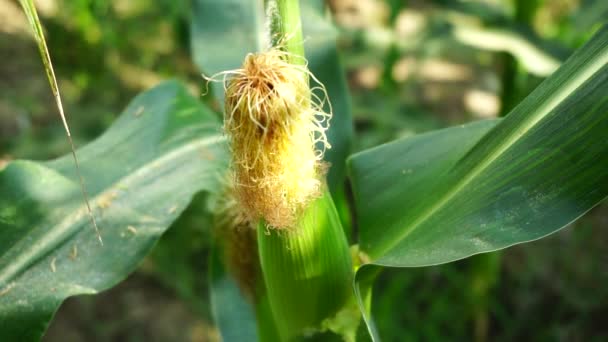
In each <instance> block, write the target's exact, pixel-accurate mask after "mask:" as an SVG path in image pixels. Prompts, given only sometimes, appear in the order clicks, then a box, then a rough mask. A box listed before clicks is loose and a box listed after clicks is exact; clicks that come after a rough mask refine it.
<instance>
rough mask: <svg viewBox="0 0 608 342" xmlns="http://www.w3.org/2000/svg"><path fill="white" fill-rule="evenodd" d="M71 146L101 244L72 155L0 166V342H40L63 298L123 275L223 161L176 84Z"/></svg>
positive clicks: (209, 186) (211, 133)
mask: <svg viewBox="0 0 608 342" xmlns="http://www.w3.org/2000/svg"><path fill="white" fill-rule="evenodd" d="M78 152H79V153H80V155H81V156H82V159H81V169H82V173H83V175H84V176H85V178H86V179H88V180H89V183H88V187H89V190H90V193H91V196H92V197H91V205H92V208H93V211H94V214H95V215H96V217H98V220H99V221H98V222H99V227H100V230H101V233H102V235H103V236H104V240H105V244H104V246H101V245H99V243H97V240H96V237H95V235H94V234H92V232H91V231H90V230H88V229H86V227H87V215H86V208H85V206H84V204H83V202H82V198H81V197H80V196H79V194H78V182H77V181H76V180H77V178H76V177H75V173H74V169H73V167H72V162H71V160H70V157H69V156H65V157H62V158H60V159H57V160H54V161H50V162H43V163H38V162H31V161H15V162H12V163H10V164H9V165H8V166H7V167H6V169H4V170H3V171H1V172H0V340H2V341H30V340H37V339H39V338H40V336H41V335H42V334H43V332H44V330H45V328H46V326H47V324H48V322H49V320H50V319H51V317H52V315H53V313H54V312H55V310H56V309H57V308H58V306H59V305H60V304H61V302H62V301H63V300H64V299H65V298H66V297H69V296H73V295H78V294H93V293H97V292H99V291H101V290H104V289H107V288H109V287H111V286H113V285H114V284H116V283H118V282H119V281H121V280H122V279H124V278H125V277H126V276H127V275H128V274H129V273H130V272H131V271H133V270H134V269H135V267H136V266H137V265H138V264H139V262H140V261H141V260H142V259H143V257H144V256H145V255H146V253H147V252H148V251H149V249H150V248H151V247H152V246H153V244H154V243H155V241H156V240H157V239H158V237H159V236H160V235H161V234H162V233H163V231H165V230H166V229H167V228H168V227H169V225H170V224H171V223H172V222H173V221H174V220H175V219H176V217H177V216H178V215H179V214H180V213H181V212H182V211H183V210H184V208H185V207H186V205H187V204H188V203H189V201H190V199H191V197H192V196H193V195H194V194H195V193H196V192H198V191H201V190H208V191H215V190H216V189H218V187H219V182H220V179H221V177H220V175H221V174H223V172H224V170H225V168H226V164H227V162H226V159H227V158H226V157H227V154H226V150H225V143H224V139H223V137H222V135H221V133H220V124H219V122H217V120H216V119H215V117H214V115H213V113H212V112H211V111H209V110H208V109H206V108H205V107H203V106H202V105H200V104H199V102H198V101H197V100H196V99H195V98H194V97H192V96H191V95H189V94H188V93H187V91H186V90H185V88H184V87H183V86H181V85H179V84H177V83H175V82H169V83H165V84H164V85H161V86H158V87H156V88H154V89H152V90H150V91H147V92H145V93H143V94H141V95H140V96H138V97H137V98H136V99H135V100H134V101H133V102H132V103H131V104H130V105H129V106H128V107H127V109H126V110H125V111H124V112H123V114H122V115H121V116H120V117H119V118H118V120H117V121H116V122H115V123H114V125H113V126H112V127H111V128H110V129H109V130H108V131H106V132H105V133H104V134H103V135H102V136H101V137H100V138H98V139H97V140H96V141H94V142H93V143H91V144H89V145H87V146H85V147H83V148H82V149H80V150H79V151H78Z"/></svg>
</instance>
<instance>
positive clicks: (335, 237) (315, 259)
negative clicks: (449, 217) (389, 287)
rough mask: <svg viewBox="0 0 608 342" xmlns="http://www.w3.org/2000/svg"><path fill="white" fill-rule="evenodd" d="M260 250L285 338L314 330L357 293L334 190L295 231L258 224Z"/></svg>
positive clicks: (318, 201) (312, 207)
mask: <svg viewBox="0 0 608 342" xmlns="http://www.w3.org/2000/svg"><path fill="white" fill-rule="evenodd" d="M258 248H259V255H260V261H261V265H262V271H263V273H264V281H265V283H266V290H267V293H268V299H269V302H270V307H271V309H272V312H273V316H274V317H275V322H276V324H277V326H278V330H279V332H280V335H281V338H282V339H283V340H289V339H291V338H293V337H294V336H297V335H299V334H302V333H306V331H307V329H314V328H316V327H318V326H319V325H320V323H321V322H322V321H323V320H325V319H327V318H329V317H331V316H332V315H334V314H335V313H336V312H337V311H338V310H339V309H341V307H342V306H343V305H344V304H345V302H346V301H347V299H348V298H349V296H351V294H352V288H351V284H352V261H351V257H350V252H349V249H348V244H347V242H346V237H345V236H344V232H343V230H342V227H341V224H340V220H339V218H338V214H337V212H336V209H335V207H334V205H333V201H332V200H331V197H330V195H329V193H328V192H325V193H324V194H323V196H322V197H320V198H318V199H316V200H315V201H314V202H312V203H311V204H310V206H309V207H308V208H307V209H306V211H305V212H304V213H303V214H302V216H301V217H300V219H299V220H298V223H297V225H296V226H295V227H293V228H292V230H290V231H285V230H283V231H277V230H269V229H268V228H267V227H266V225H265V224H264V223H263V222H262V223H260V224H259V226H258Z"/></svg>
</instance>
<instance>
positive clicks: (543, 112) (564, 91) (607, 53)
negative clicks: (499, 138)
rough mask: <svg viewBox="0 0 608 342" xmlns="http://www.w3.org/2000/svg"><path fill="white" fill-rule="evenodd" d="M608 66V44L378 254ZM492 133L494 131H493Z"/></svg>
mask: <svg viewBox="0 0 608 342" xmlns="http://www.w3.org/2000/svg"><path fill="white" fill-rule="evenodd" d="M606 64H608V44H606V45H605V46H604V47H602V49H601V50H600V52H598V53H597V54H596V56H595V58H594V61H592V62H589V63H588V64H587V67H586V68H584V71H583V72H580V73H579V75H578V76H577V77H574V78H572V79H570V80H568V81H567V82H566V83H564V85H563V86H562V87H561V88H559V90H558V91H557V92H556V93H554V95H553V96H551V97H549V98H548V99H546V100H545V101H544V102H543V104H542V105H541V106H540V107H539V108H538V109H536V111H535V112H534V114H533V115H530V116H529V117H527V118H526V119H525V120H523V121H522V122H521V123H520V125H519V126H520V128H518V129H516V130H514V131H513V132H512V133H511V134H510V135H509V136H507V137H506V139H505V140H504V142H503V143H502V144H499V145H497V147H496V148H494V149H493V151H489V152H488V153H487V157H486V158H484V159H483V160H481V161H480V163H478V164H477V165H476V166H475V167H474V168H473V169H472V170H471V172H470V173H468V174H467V175H466V176H465V177H464V178H462V179H461V180H460V181H459V182H455V183H454V185H453V186H452V188H451V189H450V190H449V191H448V192H446V193H445V195H444V196H442V197H441V198H440V199H439V200H438V201H437V202H436V204H435V205H433V206H431V207H430V208H429V209H427V210H426V211H423V212H422V213H421V214H420V215H419V216H418V217H417V218H416V219H415V220H414V221H413V222H412V223H411V224H410V225H409V227H406V229H404V230H403V232H402V233H401V234H400V235H399V236H398V237H397V238H396V239H391V240H390V241H388V243H386V244H385V246H383V247H382V248H379V249H378V252H374V255H380V256H383V255H386V254H387V253H389V252H390V251H391V250H392V249H393V248H395V247H396V246H397V245H399V244H400V243H401V242H402V241H403V240H404V239H406V238H407V237H408V236H409V235H410V234H411V233H412V232H413V231H415V230H416V229H417V228H418V227H420V226H421V225H422V224H423V223H424V222H425V221H427V220H428V219H429V218H430V217H432V216H433V215H434V214H435V213H436V212H438V211H439V210H441V209H442V208H443V207H444V206H445V205H446V204H447V203H448V202H450V201H451V200H452V199H453V198H454V197H455V196H456V195H457V194H458V193H459V192H460V191H461V190H462V189H463V188H464V187H466V186H467V185H468V184H469V183H471V181H473V180H474V179H475V178H476V177H477V176H478V175H479V174H481V173H482V172H483V171H484V170H485V169H487V168H488V167H489V166H490V165H491V164H492V163H493V162H494V161H495V160H497V159H498V158H499V157H500V156H501V155H502V154H504V153H505V152H506V151H507V150H508V149H509V148H510V147H511V146H513V145H514V144H515V143H516V142H517V141H518V140H519V139H520V138H521V137H522V136H524V135H525V134H526V133H528V132H529V131H530V130H531V129H532V128H533V127H535V126H536V125H537V124H538V123H539V122H540V121H542V120H543V119H544V118H545V117H546V116H547V115H548V114H549V113H551V111H552V110H553V109H555V108H556V107H557V106H558V105H559V104H560V103H561V102H562V100H563V99H565V98H566V97H568V96H569V95H570V94H571V93H572V92H573V91H574V90H575V89H577V88H578V87H580V86H581V85H582V84H583V83H584V82H585V81H586V80H588V79H589V78H590V77H591V76H592V75H593V74H595V73H596V72H597V71H598V70H599V69H600V68H601V67H603V66H604V65H606ZM490 133H491V131H490Z"/></svg>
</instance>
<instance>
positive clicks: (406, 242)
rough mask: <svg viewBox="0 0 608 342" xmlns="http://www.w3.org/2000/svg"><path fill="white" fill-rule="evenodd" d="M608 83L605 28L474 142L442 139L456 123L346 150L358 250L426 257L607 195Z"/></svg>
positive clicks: (560, 220) (493, 239) (513, 236)
mask: <svg viewBox="0 0 608 342" xmlns="http://www.w3.org/2000/svg"><path fill="white" fill-rule="evenodd" d="M607 87H608V26H607V27H604V28H603V29H602V30H601V31H600V32H598V33H597V34H596V35H595V37H594V38H593V39H591V41H590V42H588V43H587V44H586V45H585V46H584V47H583V48H582V49H580V50H579V51H577V52H576V53H575V54H574V55H573V56H572V57H571V58H570V59H569V60H568V61H567V62H566V63H565V64H564V65H563V66H562V67H561V68H560V69H559V70H558V71H557V72H556V73H555V74H554V75H552V76H551V77H550V78H549V79H547V80H546V81H545V82H544V83H543V84H542V85H541V86H539V87H538V88H537V89H536V90H535V91H534V92H533V93H532V94H531V95H530V96H528V97H527V98H526V99H525V100H524V101H523V102H522V103H521V104H520V105H519V106H518V107H516V108H515V109H514V111H513V112H512V113H511V114H509V115H508V117H507V118H506V119H505V120H504V121H502V122H501V123H500V124H499V125H497V126H496V127H495V128H494V129H492V130H491V131H490V132H489V133H488V134H486V135H485V136H484V137H483V138H482V139H481V140H479V141H478V142H476V140H474V139H470V138H468V137H467V140H463V141H461V142H459V140H456V141H452V146H446V147H441V146H439V145H442V144H443V142H442V141H441V139H442V138H445V135H446V134H453V133H452V132H453V130H458V128H454V129H451V130H448V131H445V132H449V133H441V132H439V133H433V135H434V136H433V135H431V137H430V138H429V136H428V135H426V136H421V137H416V138H413V139H406V140H402V141H398V142H395V143H392V144H388V145H385V146H381V147H378V148H376V149H372V150H370V151H365V152H362V153H359V154H357V155H355V156H353V157H352V159H351V160H350V166H351V172H352V181H353V184H354V192H355V199H356V204H357V214H358V218H359V224H360V230H361V236H360V239H361V241H360V242H361V248H362V249H363V250H364V251H365V252H366V253H368V254H369V256H370V257H371V260H372V262H373V263H375V264H381V265H387V266H425V265H434V264H440V263H445V262H450V261H453V260H457V259H461V258H464V257H467V256H470V255H473V254H477V253H481V252H487V251H493V250H497V249H501V248H504V247H508V246H510V245H513V244H516V243H521V242H526V241H530V240H534V239H537V238H540V237H542V236H544V235H547V234H549V233H552V232H554V231H556V230H558V229H560V228H561V227H563V226H565V225H567V224H568V223H570V222H571V221H572V220H574V219H576V218H577V217H579V216H580V215H582V214H583V213H585V212H586V211H587V210H589V209H590V208H592V207H593V206H594V205H596V204H597V203H598V202H599V201H601V200H602V199H603V198H604V197H606V195H607V194H608V158H607V156H608V140H606V132H608V93H607V92H606V89H607ZM467 127H470V126H467ZM471 141H472V142H476V144H475V145H474V146H473V147H472V148H471V149H468V147H469V146H471V145H470V142H471ZM464 145H466V146H465V147H466V149H464V150H463V146H464ZM440 148H447V150H445V151H444V152H443V153H442V154H439V155H437V154H436V152H434V150H437V149H440ZM463 151H466V154H464V155H463V156H462V158H460V156H459V154H460V155H461V154H462V153H463ZM399 153H400V155H399ZM455 156H456V158H459V159H454V158H455ZM446 160H450V161H449V162H446ZM436 165H440V166H436ZM428 173H433V177H428V176H427V174H428Z"/></svg>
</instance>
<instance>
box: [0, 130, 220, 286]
mask: <svg viewBox="0 0 608 342" xmlns="http://www.w3.org/2000/svg"><path fill="white" fill-rule="evenodd" d="M225 139H226V138H225V137H224V136H222V135H213V136H210V137H206V138H204V139H200V140H196V141H192V142H190V143H188V144H185V145H182V146H180V147H178V148H176V149H174V150H172V151H171V152H169V153H167V154H164V155H163V156H161V157H160V158H157V159H153V160H151V161H149V162H147V163H145V164H143V165H142V166H141V167H139V168H138V169H136V170H135V171H134V172H132V173H129V174H128V175H127V176H125V177H123V178H120V179H119V180H118V181H116V182H114V183H113V184H111V186H109V187H108V188H107V190H105V191H103V192H100V193H99V194H98V195H96V196H95V197H94V198H93V199H92V201H91V203H92V204H93V205H92V207H93V210H95V209H97V208H99V207H100V205H99V202H100V200H101V199H103V198H107V196H109V195H110V193H111V192H112V191H115V190H116V188H117V187H124V186H128V184H130V183H133V182H135V181H137V180H139V179H141V178H144V177H145V176H146V175H147V174H149V173H150V172H155V169H156V167H155V166H156V165H164V164H165V163H168V162H170V161H171V160H173V159H178V158H179V157H180V156H182V155H184V154H188V153H190V152H191V151H193V150H196V149H199V148H202V147H207V146H210V145H213V144H216V143H220V142H222V141H224V140H225ZM87 213H88V212H87V208H86V206H85V205H84V204H82V205H81V206H80V208H79V209H75V212H74V213H73V214H71V215H68V216H66V217H64V218H63V219H62V220H61V221H60V222H59V223H58V224H56V225H55V226H54V227H52V228H51V229H48V230H47V233H45V234H43V235H42V237H41V238H40V239H38V241H36V242H35V243H33V244H32V243H27V244H26V243H25V242H24V241H25V240H26V239H25V237H24V238H23V239H21V240H20V241H19V242H17V243H15V244H14V245H13V246H12V247H11V248H9V249H8V250H7V251H6V253H4V255H3V256H2V257H0V260H2V259H6V258H10V257H14V258H15V259H14V260H12V261H11V262H10V263H8V265H7V266H6V267H4V268H3V269H0V286H4V285H6V284H9V283H10V282H11V281H12V280H13V279H14V277H15V276H16V275H18V274H19V273H20V271H22V270H25V269H26V268H27V267H29V266H30V265H31V264H33V263H34V262H35V261H36V260H38V259H40V258H41V257H42V256H43V255H44V254H46V253H47V252H49V251H50V250H52V248H54V247H55V246H57V245H59V244H60V243H61V241H62V240H63V239H64V238H65V237H69V236H71V235H72V233H74V230H75V229H73V228H72V227H76V223H77V222H80V221H82V220H86V217H87V216H88V214H87ZM36 229H40V226H38V227H36V228H34V229H33V230H36ZM102 234H103V230H102Z"/></svg>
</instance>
